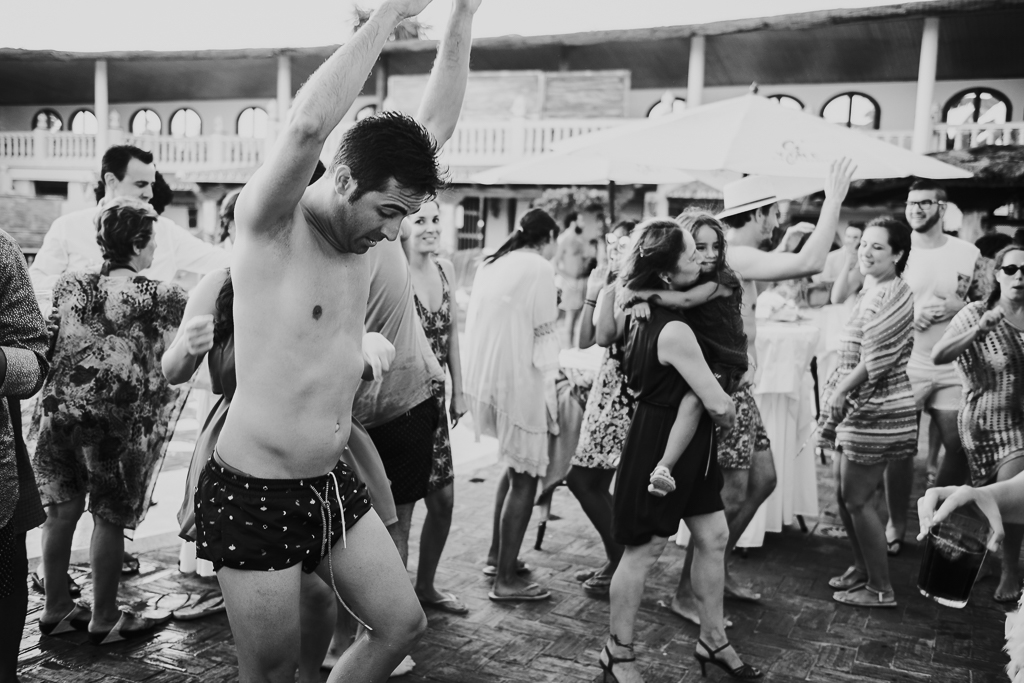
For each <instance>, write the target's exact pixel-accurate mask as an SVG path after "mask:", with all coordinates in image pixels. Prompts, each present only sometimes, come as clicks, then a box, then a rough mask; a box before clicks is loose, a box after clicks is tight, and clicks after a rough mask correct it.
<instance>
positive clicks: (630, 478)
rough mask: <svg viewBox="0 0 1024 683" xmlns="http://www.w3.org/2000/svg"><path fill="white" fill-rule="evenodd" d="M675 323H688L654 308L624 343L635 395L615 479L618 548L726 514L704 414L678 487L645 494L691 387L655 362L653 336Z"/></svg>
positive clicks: (676, 472)
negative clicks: (660, 494)
mask: <svg viewBox="0 0 1024 683" xmlns="http://www.w3.org/2000/svg"><path fill="white" fill-rule="evenodd" d="M675 320H678V321H681V322H686V319H685V317H684V316H683V315H682V314H680V313H677V312H674V311H670V310H668V309H666V308H662V307H660V306H652V307H651V319H650V320H649V321H648V322H647V323H642V324H638V323H634V324H633V325H632V326H631V327H630V330H629V337H628V339H627V342H626V353H625V363H624V364H623V371H624V374H625V375H626V379H627V380H628V382H629V387H630V388H631V389H633V390H634V391H636V392H637V394H638V398H637V406H636V413H635V414H634V415H633V421H632V422H631V423H630V426H629V433H628V434H627V435H626V443H625V445H624V446H623V448H622V458H621V460H620V462H619V469H618V473H617V475H616V477H615V499H614V518H613V521H612V535H613V536H614V538H615V541H616V542H618V543H621V544H623V545H631V546H637V545H645V544H646V543H648V542H650V540H651V538H652V537H654V536H660V537H662V538H668V537H669V536H671V535H672V534H674V533H676V531H677V530H678V528H679V521H680V520H681V519H683V518H685V517H694V516H697V515H705V514H709V513H712V512H718V511H719V510H722V509H724V508H723V505H722V496H721V490H722V484H723V479H722V474H721V471H720V470H719V469H718V461H717V458H716V452H715V448H716V446H715V439H714V434H715V432H714V428H713V423H712V421H711V417H710V416H709V415H708V414H707V413H706V412H704V413H701V417H700V422H699V423H698V425H697V432H696V433H695V434H694V436H693V439H692V440H691V441H690V445H689V446H688V447H687V449H686V451H685V452H684V453H683V456H682V457H681V458H680V459H679V462H678V463H676V466H675V468H674V469H673V470H672V476H673V477H674V478H675V480H676V490H675V491H673V492H672V493H670V494H668V495H667V496H664V497H662V498H659V497H657V496H654V495H652V494H651V493H649V492H648V491H647V485H648V484H649V483H650V477H651V472H652V471H653V470H654V467H655V465H657V463H658V461H659V460H661V456H662V455H663V454H664V452H665V444H666V443H667V442H668V435H669V431H670V430H671V429H672V424H673V423H674V422H675V419H676V413H677V412H678V409H679V403H680V402H681V401H682V400H683V396H685V395H686V393H687V392H688V391H689V390H690V387H689V385H687V383H686V381H685V380H684V379H683V377H682V376H681V375H680V374H679V373H678V372H676V370H675V369H674V368H672V367H671V366H667V365H662V364H661V362H660V361H659V360H658V337H659V336H660V335H661V331H662V329H664V327H665V325H667V324H668V323H670V322H672V321H675Z"/></svg>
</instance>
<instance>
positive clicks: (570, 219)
mask: <svg viewBox="0 0 1024 683" xmlns="http://www.w3.org/2000/svg"><path fill="white" fill-rule="evenodd" d="M579 217H580V215H579V214H578V213H576V212H575V211H570V212H569V214H568V215H567V216H566V217H565V218H563V219H562V229H564V230H568V229H569V226H570V225H572V224H573V223H575V222H576V219H577V218H579Z"/></svg>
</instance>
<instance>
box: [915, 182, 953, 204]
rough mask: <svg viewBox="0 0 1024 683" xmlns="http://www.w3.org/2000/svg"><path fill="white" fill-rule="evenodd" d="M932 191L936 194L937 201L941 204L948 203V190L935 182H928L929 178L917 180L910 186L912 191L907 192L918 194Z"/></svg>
mask: <svg viewBox="0 0 1024 683" xmlns="http://www.w3.org/2000/svg"><path fill="white" fill-rule="evenodd" d="M927 190H931V191H932V192H934V193H935V199H937V200H938V201H940V202H944V201H946V190H945V188H943V187H942V185H939V184H938V183H937V182H935V181H934V180H928V179H927V178H921V179H918V180H915V181H914V182H913V183H911V185H910V189H908V190H907V192H918V191H927Z"/></svg>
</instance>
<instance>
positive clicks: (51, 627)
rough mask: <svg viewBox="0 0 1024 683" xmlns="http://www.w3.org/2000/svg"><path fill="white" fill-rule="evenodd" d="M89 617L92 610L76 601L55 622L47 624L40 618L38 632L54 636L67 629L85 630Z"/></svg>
mask: <svg viewBox="0 0 1024 683" xmlns="http://www.w3.org/2000/svg"><path fill="white" fill-rule="evenodd" d="M91 619H92V611H91V610H90V609H89V608H88V607H86V606H85V605H80V604H78V603H77V602H76V603H75V606H74V607H72V608H71V611H70V612H68V613H67V614H66V615H65V616H64V618H63V619H61V620H60V621H58V622H57V623H56V624H47V623H44V622H43V621H42V620H40V621H39V632H40V633H42V634H43V635H44V636H55V635H58V634H61V633H67V632H68V631H87V630H88V629H89V621H90V620H91Z"/></svg>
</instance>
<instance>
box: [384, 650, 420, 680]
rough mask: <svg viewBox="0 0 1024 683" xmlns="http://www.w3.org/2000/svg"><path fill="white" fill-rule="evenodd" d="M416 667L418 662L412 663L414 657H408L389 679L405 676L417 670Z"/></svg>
mask: <svg viewBox="0 0 1024 683" xmlns="http://www.w3.org/2000/svg"><path fill="white" fill-rule="evenodd" d="M415 666H416V662H414V661H412V657H410V656H409V655H406V656H405V659H403V660H402V661H401V662H400V663H399V664H398V666H397V667H396V668H395V670H394V671H392V672H391V675H389V676H388V678H396V677H398V676H404V675H405V674H407V673H409V672H410V671H412V670H413V668H415Z"/></svg>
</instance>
